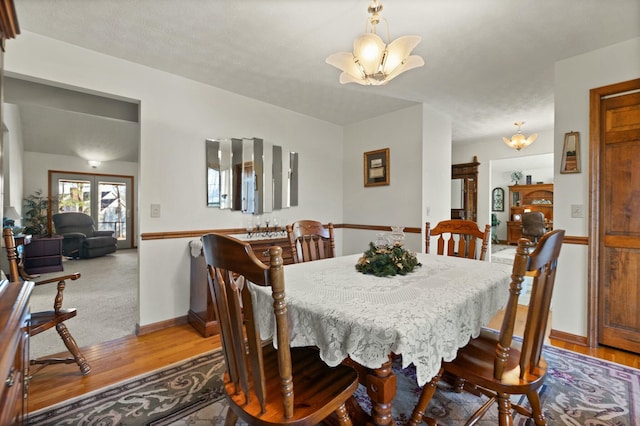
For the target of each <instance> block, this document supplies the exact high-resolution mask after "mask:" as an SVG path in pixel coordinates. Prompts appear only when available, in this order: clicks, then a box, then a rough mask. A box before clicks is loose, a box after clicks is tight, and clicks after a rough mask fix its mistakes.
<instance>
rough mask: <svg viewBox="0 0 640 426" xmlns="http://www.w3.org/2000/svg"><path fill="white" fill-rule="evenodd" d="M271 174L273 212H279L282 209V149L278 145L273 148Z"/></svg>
mask: <svg viewBox="0 0 640 426" xmlns="http://www.w3.org/2000/svg"><path fill="white" fill-rule="evenodd" d="M271 173H272V174H273V210H280V209H282V207H283V203H282V192H283V191H282V190H283V188H284V187H283V184H282V147H281V146H278V145H274V146H273V167H272V169H271Z"/></svg>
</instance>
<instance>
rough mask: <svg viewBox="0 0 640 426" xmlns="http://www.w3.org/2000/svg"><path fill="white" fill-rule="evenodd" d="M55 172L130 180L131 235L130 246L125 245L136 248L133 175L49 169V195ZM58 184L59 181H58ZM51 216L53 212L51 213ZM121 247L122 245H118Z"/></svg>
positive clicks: (128, 213)
mask: <svg viewBox="0 0 640 426" xmlns="http://www.w3.org/2000/svg"><path fill="white" fill-rule="evenodd" d="M55 174H62V175H79V176H96V177H105V178H117V179H121V180H126V181H128V185H129V187H130V189H131V190H130V191H129V193H128V194H127V211H126V213H125V214H126V217H127V221H128V222H130V226H131V228H130V229H131V235H130V237H129V242H130V243H129V246H128V247H125V248H135V247H136V239H135V237H134V236H135V235H136V234H135V223H136V221H135V217H134V212H135V211H136V210H135V208H134V207H135V206H134V204H133V203H134V200H135V197H134V191H135V187H134V186H133V183H134V181H133V176H130V175H117V174H109V173H91V172H74V171H68V170H49V173H48V175H49V176H48V181H49V195H50V196H51V194H52V191H51V188H53V186H52V185H53V184H54V181H53V175H55ZM56 184H57V182H56ZM49 216H50V217H51V214H50V215H49ZM49 220H50V222H49V229H53V228H52V224H51V219H49ZM118 247H119V248H122V247H120V245H118Z"/></svg>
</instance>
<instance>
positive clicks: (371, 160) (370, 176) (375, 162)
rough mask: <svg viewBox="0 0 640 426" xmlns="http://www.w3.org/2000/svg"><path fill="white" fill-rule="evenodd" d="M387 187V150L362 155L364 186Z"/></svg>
mask: <svg viewBox="0 0 640 426" xmlns="http://www.w3.org/2000/svg"><path fill="white" fill-rule="evenodd" d="M380 185H389V148H384V149H378V150H376V151H369V152H365V153H364V186H380Z"/></svg>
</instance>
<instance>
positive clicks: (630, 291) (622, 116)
mask: <svg viewBox="0 0 640 426" xmlns="http://www.w3.org/2000/svg"><path fill="white" fill-rule="evenodd" d="M637 83H638V84H640V80H638V81H637ZM599 121H600V126H599V127H600V129H599V135H600V137H599V174H600V182H599V184H598V185H597V186H598V191H599V198H600V202H599V207H598V208H599V214H598V216H599V221H598V227H599V232H598V239H597V241H598V254H599V255H598V256H597V257H598V259H599V260H598V261H597V262H598V271H599V272H598V300H599V303H598V305H599V306H598V341H599V343H600V344H603V345H607V346H613V347H616V348H620V349H624V350H628V351H632V352H636V353H640V93H639V92H638V91H637V90H636V92H635V93H627V94H623V95H619V96H615V95H614V96H611V97H608V98H603V99H601V101H600V116H599ZM594 148H595V147H594Z"/></svg>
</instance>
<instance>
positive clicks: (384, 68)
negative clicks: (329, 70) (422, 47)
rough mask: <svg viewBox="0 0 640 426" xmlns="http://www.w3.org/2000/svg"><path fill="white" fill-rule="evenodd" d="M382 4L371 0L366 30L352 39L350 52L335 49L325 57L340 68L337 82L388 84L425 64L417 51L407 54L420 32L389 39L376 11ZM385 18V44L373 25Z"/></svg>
mask: <svg viewBox="0 0 640 426" xmlns="http://www.w3.org/2000/svg"><path fill="white" fill-rule="evenodd" d="M381 11H382V4H381V3H380V2H378V0H372V2H371V4H370V5H369V8H368V12H369V13H370V14H371V16H370V17H369V18H368V20H367V23H366V24H365V34H363V35H361V36H359V37H358V38H356V39H355V41H354V42H353V53H351V52H338V53H334V54H333V55H331V56H329V57H328V58H327V61H326V62H327V63H328V64H329V65H333V66H334V67H336V68H338V69H340V70H341V71H342V74H340V83H342V84H345V83H358V84H362V85H365V86H366V85H370V86H380V85H383V84H387V83H388V82H389V81H391V80H393V79H394V78H395V77H397V76H399V75H400V74H402V73H403V72H405V71H408V70H410V69H413V68H418V67H421V66H423V65H424V60H423V59H422V58H421V57H420V56H417V55H413V56H409V55H410V54H411V51H412V50H413V49H414V48H415V47H416V46H417V45H418V43H420V40H422V39H421V37H420V36H403V37H400V38H398V39H396V40H394V41H393V42H390V40H391V37H390V36H389V24H388V22H387V20H386V19H385V18H382V17H381V16H380V15H379V14H380V12H381ZM380 19H384V22H385V25H386V27H387V44H385V42H384V41H383V40H382V39H381V38H380V36H378V35H377V34H376V26H377V25H378V24H379V23H380Z"/></svg>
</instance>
